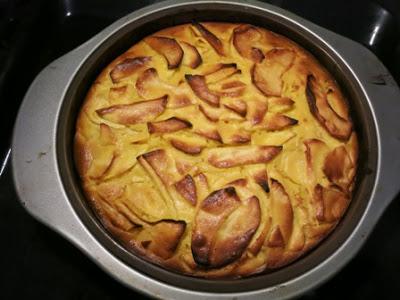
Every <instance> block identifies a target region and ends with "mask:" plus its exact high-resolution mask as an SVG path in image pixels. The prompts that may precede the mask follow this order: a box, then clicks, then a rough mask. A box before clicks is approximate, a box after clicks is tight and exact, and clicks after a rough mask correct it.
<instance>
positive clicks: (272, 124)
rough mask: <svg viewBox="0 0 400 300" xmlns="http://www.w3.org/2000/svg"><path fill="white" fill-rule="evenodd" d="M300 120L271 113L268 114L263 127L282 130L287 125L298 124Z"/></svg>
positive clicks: (270, 129) (269, 129)
mask: <svg viewBox="0 0 400 300" xmlns="http://www.w3.org/2000/svg"><path fill="white" fill-rule="evenodd" d="M298 122H299V121H297V120H296V119H293V118H290V117H288V116H285V115H278V114H276V115H271V116H268V117H267V119H266V122H265V125H264V126H263V128H265V129H267V130H268V131H275V130H282V129H285V128H287V127H290V126H293V125H296V124H297V123H298Z"/></svg>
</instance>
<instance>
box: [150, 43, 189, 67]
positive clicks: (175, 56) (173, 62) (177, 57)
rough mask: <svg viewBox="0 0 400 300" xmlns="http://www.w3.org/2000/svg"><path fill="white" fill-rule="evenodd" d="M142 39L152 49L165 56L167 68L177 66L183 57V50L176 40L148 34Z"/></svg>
mask: <svg viewBox="0 0 400 300" xmlns="http://www.w3.org/2000/svg"><path fill="white" fill-rule="evenodd" d="M144 41H145V42H146V43H147V44H148V45H149V46H150V47H151V48H153V50H155V51H156V52H158V53H159V54H161V55H163V56H164V57H165V59H166V60H167V62H168V69H175V68H177V67H179V65H180V63H181V61H182V57H183V50H182V48H181V46H179V44H178V42H177V41H175V40H174V39H171V38H167V37H161V36H149V37H147V38H145V39H144Z"/></svg>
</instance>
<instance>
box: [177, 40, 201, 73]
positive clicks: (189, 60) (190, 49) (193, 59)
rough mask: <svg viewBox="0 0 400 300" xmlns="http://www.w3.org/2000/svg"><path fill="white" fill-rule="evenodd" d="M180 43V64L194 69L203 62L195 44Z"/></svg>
mask: <svg viewBox="0 0 400 300" xmlns="http://www.w3.org/2000/svg"><path fill="white" fill-rule="evenodd" d="M180 43H181V46H182V49H183V52H184V56H183V60H182V64H183V65H185V66H188V67H190V68H192V69H196V68H197V67H198V66H199V65H200V64H201V63H202V62H203V60H202V59H201V56H200V53H199V51H197V48H196V47H195V46H193V45H191V44H189V43H186V42H180Z"/></svg>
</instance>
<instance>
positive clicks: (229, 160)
mask: <svg viewBox="0 0 400 300" xmlns="http://www.w3.org/2000/svg"><path fill="white" fill-rule="evenodd" d="M281 151H282V146H237V147H224V148H213V149H210V150H209V151H208V162H209V163H210V164H212V165H213V166H214V167H217V168H231V167H235V166H241V165H247V164H258V163H266V162H269V161H270V160H272V159H273V158H274V157H275V156H277V155H278V154H279V153H280V152H281Z"/></svg>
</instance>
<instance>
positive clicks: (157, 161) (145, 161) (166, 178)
mask: <svg viewBox="0 0 400 300" xmlns="http://www.w3.org/2000/svg"><path fill="white" fill-rule="evenodd" d="M138 161H139V163H140V164H141V165H142V166H143V167H144V168H145V169H146V170H148V168H149V167H151V169H152V170H153V171H154V172H155V174H156V175H157V176H158V178H159V179H160V180H161V181H162V182H163V183H164V184H165V185H166V186H170V185H172V184H173V183H174V182H175V181H176V179H175V177H176V176H175V174H177V172H176V168H175V163H174V161H173V159H172V158H170V157H169V156H168V155H167V153H166V151H165V150H164V149H157V150H153V151H151V152H147V153H145V154H143V155H141V156H139V158H138ZM150 171H151V170H150Z"/></svg>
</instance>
